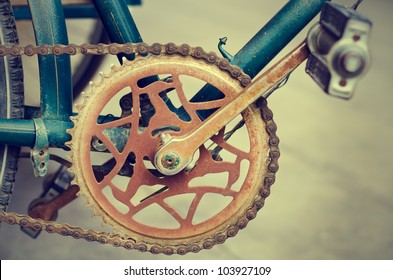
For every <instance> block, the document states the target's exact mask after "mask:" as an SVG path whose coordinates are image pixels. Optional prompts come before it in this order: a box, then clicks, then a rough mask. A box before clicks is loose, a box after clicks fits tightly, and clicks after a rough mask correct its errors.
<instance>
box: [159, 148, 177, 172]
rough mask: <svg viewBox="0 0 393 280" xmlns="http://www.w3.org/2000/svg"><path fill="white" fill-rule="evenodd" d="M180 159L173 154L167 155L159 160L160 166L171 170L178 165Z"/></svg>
mask: <svg viewBox="0 0 393 280" xmlns="http://www.w3.org/2000/svg"><path fill="white" fill-rule="evenodd" d="M179 162H180V159H179V156H178V155H177V154H175V153H173V152H169V153H167V154H166V155H165V156H163V157H162V159H161V164H162V166H163V167H164V168H166V169H169V170H173V169H175V168H176V167H177V166H178V165H179Z"/></svg>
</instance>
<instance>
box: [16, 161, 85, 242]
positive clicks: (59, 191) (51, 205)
mask: <svg viewBox="0 0 393 280" xmlns="http://www.w3.org/2000/svg"><path fill="white" fill-rule="evenodd" d="M72 179H73V175H72V174H71V173H69V172H68V169H67V168H66V167H65V166H62V167H61V168H60V169H59V170H58V172H57V173H56V174H55V176H53V178H52V179H51V181H50V182H48V183H47V184H45V185H44V191H43V193H42V194H41V195H40V197H39V198H37V199H34V200H33V201H32V202H31V203H30V204H29V207H28V214H29V216H31V217H33V218H40V219H43V220H47V221H49V220H52V221H54V220H56V218H57V214H58V210H59V209H60V208H61V207H62V206H64V205H66V204H67V203H69V202H70V201H71V200H73V198H74V197H75V194H76V192H77V191H78V190H79V188H78V189H75V187H73V186H70V184H71V181H72ZM21 230H22V231H23V232H24V233H26V234H27V235H29V236H30V237H31V238H34V239H35V238H37V237H38V235H39V234H40V233H41V230H34V229H32V228H26V227H21Z"/></svg>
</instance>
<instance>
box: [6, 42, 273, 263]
mask: <svg viewBox="0 0 393 280" xmlns="http://www.w3.org/2000/svg"><path fill="white" fill-rule="evenodd" d="M50 54H53V55H55V56H58V55H63V54H68V55H77V54H84V55H106V54H111V55H118V54H126V55H135V54H139V55H142V56H144V55H148V54H151V55H160V54H169V55H174V54H180V55H182V56H188V55H191V56H192V57H194V58H197V59H203V60H205V62H206V63H209V64H215V65H216V66H217V67H218V68H220V69H221V70H223V71H225V72H227V73H229V74H230V75H231V76H232V77H233V78H236V79H237V80H238V81H239V83H240V85H241V86H242V87H246V86H248V85H249V84H250V83H251V78H250V77H249V76H248V75H246V74H244V73H243V71H242V70H241V69H240V68H239V67H237V66H235V65H231V64H230V63H229V61H228V60H227V59H225V58H220V57H218V56H217V55H216V54H215V53H213V52H210V53H206V52H205V51H204V50H203V49H202V48H201V47H195V48H192V47H190V46H189V45H187V44H183V45H180V46H177V45H175V44H174V43H168V44H165V45H162V44H159V43H155V44H153V45H151V46H150V45H147V44H146V43H137V44H134V43H126V44H117V43H112V44H97V45H92V44H82V45H75V44H70V45H54V46H50V45H42V46H32V45H28V46H25V47H23V46H19V45H15V46H5V45H0V57H2V56H6V55H13V56H21V55H27V56H32V55H50ZM256 106H257V107H258V108H259V110H260V112H261V116H262V119H263V120H264V122H265V123H266V130H267V133H268V135H269V145H270V151H269V158H268V172H267V174H266V176H265V178H264V180H263V182H262V183H261V186H260V188H259V194H258V195H257V196H256V197H255V198H254V200H253V204H252V206H251V207H249V208H248V209H247V210H246V211H245V215H244V216H243V217H242V218H240V219H238V220H237V221H236V222H235V223H232V224H231V225H230V226H229V227H227V228H226V229H225V230H223V231H222V232H219V233H217V234H216V235H215V236H214V238H208V239H206V240H203V241H201V242H199V243H195V244H188V245H184V246H177V248H176V249H174V248H173V247H171V246H166V247H162V246H158V245H156V244H147V243H145V242H139V243H137V242H136V241H135V240H134V239H133V238H132V236H123V235H119V234H113V233H108V232H99V231H95V230H85V229H83V228H81V227H76V226H71V225H69V224H60V223H56V222H54V221H45V220H42V219H35V218H32V217H30V216H28V215H25V214H18V213H14V212H5V211H0V221H1V222H5V223H7V224H10V225H20V226H22V227H29V228H32V229H35V230H45V231H46V232H48V233H57V234H59V235H62V236H72V237H73V238H75V239H84V240H86V241H89V242H92V241H97V242H99V243H100V244H111V245H112V246H114V247H124V248H125V249H128V250H131V249H136V250H138V251H141V252H146V251H150V252H151V253H153V254H159V253H164V254H166V255H172V254H174V253H177V254H180V255H184V254H186V253H189V252H193V253H197V252H199V251H200V250H201V249H210V248H212V247H213V246H214V245H216V244H221V243H224V241H225V240H226V239H227V238H230V237H234V236H235V235H236V234H237V233H238V231H239V230H241V229H243V228H245V227H246V225H247V224H248V222H249V221H250V220H252V219H254V218H255V217H256V215H257V212H258V211H259V210H260V209H261V208H262V207H263V205H264V203H265V199H266V197H268V196H269V194H270V187H271V185H272V184H273V183H274V182H275V173H276V172H277V171H278V158H279V156H280V151H279V148H278V144H279V139H278V137H277V135H276V131H277V126H276V124H275V123H274V121H273V113H272V111H271V110H270V109H269V108H268V107H267V101H266V99H264V98H260V99H259V100H258V101H257V102H256Z"/></svg>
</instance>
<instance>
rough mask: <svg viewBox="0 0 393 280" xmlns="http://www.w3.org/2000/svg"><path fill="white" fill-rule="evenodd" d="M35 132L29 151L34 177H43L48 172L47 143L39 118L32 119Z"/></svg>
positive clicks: (41, 121)
mask: <svg viewBox="0 0 393 280" xmlns="http://www.w3.org/2000/svg"><path fill="white" fill-rule="evenodd" d="M33 121H34V125H35V131H36V140H35V144H34V148H33V149H32V150H31V161H32V163H33V170H34V175H35V176H36V177H43V176H45V175H46V173H47V172H48V162H49V148H48V147H49V142H48V133H47V130H46V127H45V123H44V121H43V120H42V119H41V118H38V119H33Z"/></svg>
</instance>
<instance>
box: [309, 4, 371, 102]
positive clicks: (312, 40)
mask: <svg viewBox="0 0 393 280" xmlns="http://www.w3.org/2000/svg"><path fill="white" fill-rule="evenodd" d="M370 30H371V22H370V21H369V20H368V19H366V18H364V17H362V16H361V15H359V14H358V13H356V12H355V10H352V9H347V8H344V7H342V6H340V5H338V4H335V3H329V2H328V3H326V4H325V6H324V7H323V9H322V12H321V19H320V23H319V24H317V25H315V26H314V27H313V28H311V30H310V31H309V34H308V39H307V42H308V46H309V48H310V51H311V54H310V57H309V59H308V63H307V66H306V72H307V73H309V74H310V75H311V77H312V78H313V79H314V80H315V81H316V82H317V83H318V84H319V85H320V86H321V88H322V89H323V90H324V91H325V92H326V93H328V94H330V95H332V96H335V97H340V98H344V99H349V98H351V97H352V95H353V91H354V89H355V86H356V84H357V82H358V80H359V78H360V77H361V76H362V75H363V74H364V73H365V71H366V70H367V67H368V65H369V61H370V58H369V51H368V38H369V35H370Z"/></svg>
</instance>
